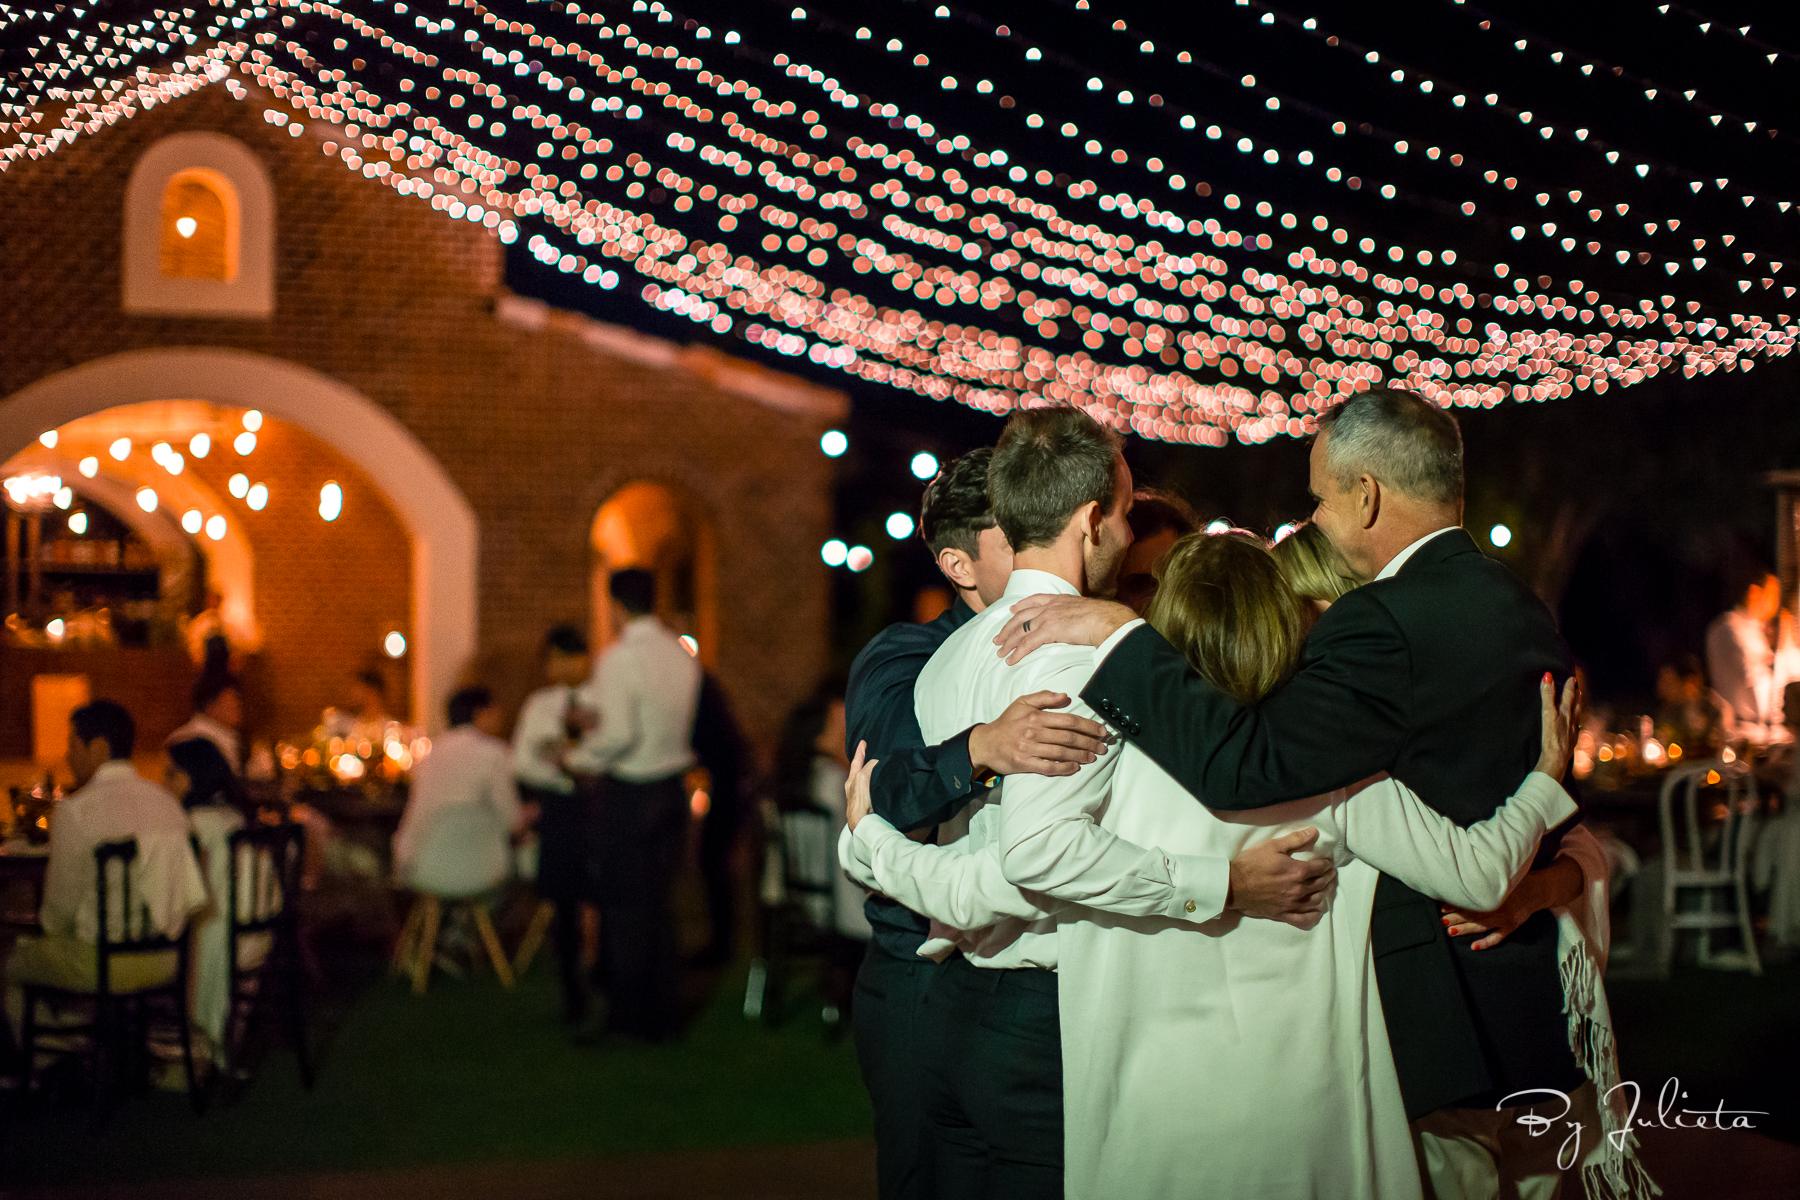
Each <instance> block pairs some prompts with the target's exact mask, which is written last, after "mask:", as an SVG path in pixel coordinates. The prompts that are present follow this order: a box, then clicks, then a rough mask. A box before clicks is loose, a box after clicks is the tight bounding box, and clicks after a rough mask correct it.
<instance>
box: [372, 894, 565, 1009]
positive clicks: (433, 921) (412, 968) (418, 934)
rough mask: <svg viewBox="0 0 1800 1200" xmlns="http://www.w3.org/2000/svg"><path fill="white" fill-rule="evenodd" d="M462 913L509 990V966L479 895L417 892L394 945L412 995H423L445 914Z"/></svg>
mask: <svg viewBox="0 0 1800 1200" xmlns="http://www.w3.org/2000/svg"><path fill="white" fill-rule="evenodd" d="M463 912H466V913H468V914H469V915H470V916H471V918H472V919H473V920H474V922H475V929H476V932H477V933H479V935H480V937H481V945H482V948H483V949H485V950H486V951H487V956H488V961H489V962H490V963H492V964H493V966H494V974H495V975H497V976H498V977H499V979H500V986H501V987H504V988H506V989H508V990H511V988H512V986H513V972H512V967H511V965H510V964H509V963H508V962H507V961H506V952H505V951H504V950H502V949H501V947H500V935H499V934H497V933H495V932H494V921H493V918H491V917H490V916H488V910H487V906H486V905H485V904H483V903H482V897H480V896H456V897H450V896H434V895H433V894H431V893H430V892H420V893H419V898H418V899H417V900H414V901H413V905H412V909H411V910H410V911H409V912H408V913H407V914H406V924H405V926H404V927H403V928H402V929H401V930H400V940H399V941H398V942H397V943H395V945H394V970H396V971H398V972H399V973H401V974H403V975H411V976H412V990H413V994H414V995H416V996H423V995H424V994H425V983H426V980H427V979H429V978H430V976H431V965H432V963H433V961H435V959H436V958H437V941H438V931H439V929H440V928H441V927H442V923H443V919H444V917H445V916H446V915H448V916H450V917H455V916H456V915H457V914H458V913H463ZM540 940H541V939H540Z"/></svg>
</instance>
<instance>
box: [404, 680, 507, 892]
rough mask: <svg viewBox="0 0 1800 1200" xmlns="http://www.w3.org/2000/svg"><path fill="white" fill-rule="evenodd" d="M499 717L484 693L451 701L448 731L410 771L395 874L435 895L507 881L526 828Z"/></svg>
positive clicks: (463, 693)
mask: <svg viewBox="0 0 1800 1200" xmlns="http://www.w3.org/2000/svg"><path fill="white" fill-rule="evenodd" d="M505 721H506V718H505V715H504V714H503V713H502V712H501V711H500V708H499V706H497V705H496V704H495V703H494V702H493V698H492V696H490V695H489V693H488V690H487V689H486V688H484V687H467V688H463V689H462V690H460V691H458V692H457V693H456V694H455V695H453V696H451V697H450V729H449V730H448V731H446V732H445V733H444V734H443V735H442V736H441V737H439V738H437V739H436V740H435V741H434V742H433V743H432V747H431V757H430V758H427V759H426V760H425V761H424V762H423V763H421V764H419V766H418V768H417V769H416V770H415V771H414V772H413V782H412V794H411V796H410V797H408V799H407V802H406V812H405V813H404V814H402V816H401V818H400V828H399V829H398V830H397V831H396V832H395V834H394V874H395V875H396V876H397V877H398V879H399V880H400V882H401V883H403V884H405V885H406V886H407V887H410V888H412V889H414V890H416V891H421V892H429V893H431V894H432V895H434V896H443V897H446V898H462V897H468V896H479V895H481V894H482V893H484V892H488V891H491V890H492V889H494V888H496V887H498V886H499V885H500V884H501V883H503V882H505V881H506V878H507V876H508V875H509V874H510V873H511V870H512V839H513V837H514V835H516V834H518V833H520V832H522V831H523V829H524V824H525V821H524V811H523V809H522V808H521V807H520V804H519V789H518V785H517V784H516V783H514V781H513V763H512V750H511V748H510V747H509V746H508V745H507V743H506V741H505V740H504V739H503V738H501V737H500V731H501V730H502V729H503V728H505Z"/></svg>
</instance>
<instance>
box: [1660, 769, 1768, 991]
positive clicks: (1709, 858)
mask: <svg viewBox="0 0 1800 1200" xmlns="http://www.w3.org/2000/svg"><path fill="white" fill-rule="evenodd" d="M1703 788H1720V789H1722V790H1723V793H1724V806H1723V807H1724V812H1723V816H1722V819H1721V820H1720V821H1719V823H1718V824H1717V825H1716V826H1714V827H1711V828H1708V829H1706V830H1702V829H1701V825H1700V810H1701V805H1702V803H1703V801H1702V799H1701V789H1703ZM1706 803H1708V804H1709V806H1711V807H1713V808H1714V811H1715V813H1716V812H1717V806H1716V805H1711V797H1710V796H1709V797H1708V798H1707V801H1706ZM1758 803H1759V801H1758V797H1757V791H1756V780H1755V778H1754V777H1753V776H1752V775H1751V773H1750V768H1749V767H1748V766H1747V765H1746V764H1744V763H1743V762H1741V761H1732V762H1725V761H1722V760H1720V759H1708V760H1706V761H1704V762H1697V763H1690V764H1688V765H1686V766H1684V767H1681V768H1680V769H1679V770H1676V771H1672V772H1670V773H1669V776H1668V778H1667V779H1665V780H1664V781H1663V786H1662V794H1661V796H1660V797H1659V798H1658V803H1657V807H1658V810H1659V815H1660V817H1661V820H1662V842H1663V922H1662V931H1661V937H1660V938H1659V940H1658V941H1659V944H1658V951H1659V953H1658V966H1659V968H1660V970H1661V972H1662V973H1663V974H1664V975H1667V974H1668V972H1669V964H1670V960H1671V959H1672V958H1673V957H1674V952H1675V935H1676V932H1677V931H1678V930H1684V929H1692V930H1695V931H1697V932H1698V933H1699V935H1700V942H1699V949H1698V952H1697V956H1696V960H1697V961H1698V962H1699V964H1700V965H1701V966H1703V967H1717V968H1721V969H1725V970H1747V971H1749V972H1750V973H1751V974H1752V975H1761V974H1762V959H1761V958H1760V957H1759V956H1758V955H1757V952H1756V931H1755V929H1754V928H1753V927H1752V926H1751V922H1750V903H1749V900H1748V898H1747V896H1746V895H1745V880H1746V876H1747V874H1748V869H1749V858H1750V848H1751V845H1752V843H1753V842H1754V841H1755V837H1754V832H1755V826H1756V819H1757V807H1758ZM1677 808H1679V809H1680V814H1679V821H1678V819H1677V812H1676V810H1677ZM1703 834H1704V835H1706V836H1703ZM1690 897H1696V898H1697V900H1698V907H1694V906H1693V905H1689V906H1688V907H1686V908H1685V909H1684V907H1683V901H1684V900H1688V899H1689V898H1690ZM1733 928H1735V929H1736V930H1737V931H1738V935H1739V936H1740V937H1741V938H1742V939H1743V943H1744V945H1743V949H1742V950H1726V951H1715V950H1713V948H1712V934H1713V930H1715V929H1733Z"/></svg>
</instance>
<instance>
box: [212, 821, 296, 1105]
mask: <svg viewBox="0 0 1800 1200" xmlns="http://www.w3.org/2000/svg"><path fill="white" fill-rule="evenodd" d="M227 844H228V846H229V847H230V849H229V853H230V855H231V872H230V879H231V883H230V894H229V895H228V896H227V898H226V904H225V916H226V926H225V929H226V942H225V947H226V958H225V961H226V962H227V963H229V964H230V972H231V975H230V988H231V991H230V997H229V1000H228V1008H227V1010H226V1018H225V1054H226V1058H225V1061H226V1065H227V1068H228V1069H235V1068H237V1067H238V1066H239V1065H240V1060H241V1058H242V1055H243V1051H244V1047H245V1042H246V1039H247V1037H248V1034H249V1031H250V1025H251V1023H252V1021H253V1020H254V1019H255V1018H257V1017H259V1016H260V1015H261V1014H262V1011H263V1006H264V1002H265V1001H267V1000H268V999H270V991H271V988H274V989H276V990H279V991H280V993H281V1003H282V1007H283V1010H284V1016H285V1018H286V1020H285V1024H286V1026H287V1033H288V1039H289V1041H290V1042H291V1043H292V1045H293V1048H294V1056H295V1058H297V1059H298V1060H299V1064H300V1082H301V1084H302V1085H303V1086H304V1087H305V1088H306V1089H307V1090H308V1091H311V1090H312V1086H313V1063H312V1055H311V1054H310V1053H309V1052H308V1050H307V1045H306V975H307V970H306V964H305V960H304V958H303V956H302V953H301V945H300V921H299V914H298V912H297V911H296V907H295V906H296V905H297V904H298V903H299V900H300V875H301V872H302V870H303V869H304V866H305V858H306V829H305V827H304V826H301V825H297V824H291V823H284V824H280V825H252V826H250V827H248V828H245V829H240V830H238V831H236V832H235V833H233V834H232V835H231V837H230V839H229V841H228V843H227ZM251 939H256V940H257V941H261V942H263V943H265V944H266V952H265V953H264V954H263V955H262V957H261V958H259V959H258V960H257V961H256V962H254V963H251V962H249V961H248V960H249V959H250V957H251V954H249V953H247V951H249V950H250V949H251V947H252V946H254V945H255V944H256V942H254V941H252V940H251Z"/></svg>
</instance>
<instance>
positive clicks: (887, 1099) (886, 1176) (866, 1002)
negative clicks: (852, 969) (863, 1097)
mask: <svg viewBox="0 0 1800 1200" xmlns="http://www.w3.org/2000/svg"><path fill="white" fill-rule="evenodd" d="M941 970H943V968H942V967H940V966H939V965H938V964H937V963H934V962H932V961H931V960H930V959H928V958H918V957H916V956H915V957H913V958H911V959H901V958H896V957H895V956H894V955H892V954H889V953H888V952H887V951H886V950H883V949H882V948H881V947H880V946H878V945H876V944H875V943H873V942H871V943H869V948H868V950H867V952H865V953H864V955H863V961H862V969H861V970H860V971H858V972H857V974H856V988H855V1000H854V1002H853V1003H852V1004H851V1006H850V1024H851V1028H852V1030H853V1031H854V1033H855V1037H856V1061H857V1063H858V1064H859V1065H860V1066H861V1067H862V1077H863V1086H864V1087H866V1088H868V1089H869V1099H870V1101H871V1102H872V1103H873V1104H874V1107H875V1175H876V1179H877V1181H878V1184H879V1188H880V1196H881V1200H931V1197H932V1196H934V1195H935V1194H936V1192H935V1190H934V1185H935V1175H934V1169H933V1166H932V1154H931V1148H932V1137H931V1124H930V1122H929V1121H927V1120H926V1118H925V1070H924V1063H923V1062H922V1061H921V1045H920V1035H919V1031H918V1021H919V1014H920V1011H921V1008H922V1006H923V1004H924V1001H925V992H926V990H927V989H928V988H929V987H930V986H931V981H932V980H933V979H934V978H936V977H937V975H938V973H939V972H940V971H941Z"/></svg>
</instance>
